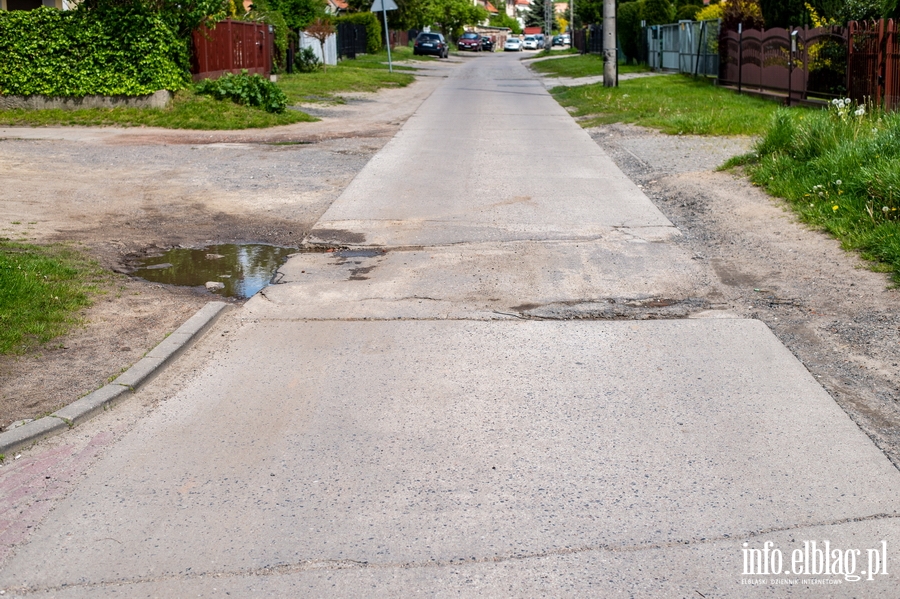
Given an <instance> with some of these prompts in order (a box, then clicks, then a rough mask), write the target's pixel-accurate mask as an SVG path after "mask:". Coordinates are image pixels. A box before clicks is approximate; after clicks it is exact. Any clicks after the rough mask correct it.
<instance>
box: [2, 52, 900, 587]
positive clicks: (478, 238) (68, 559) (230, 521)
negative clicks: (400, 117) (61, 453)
mask: <svg viewBox="0 0 900 599" xmlns="http://www.w3.org/2000/svg"><path fill="white" fill-rule="evenodd" d="M520 58H521V55H518V54H516V53H510V54H502V53H496V54H484V55H479V56H476V57H472V58H471V59H468V60H467V61H466V63H465V64H463V65H461V66H460V67H458V68H457V69H455V70H454V71H452V72H451V74H450V77H449V78H448V79H446V80H445V81H444V82H443V83H442V84H441V85H440V86H439V87H437V89H436V90H435V91H434V92H433V93H432V94H431V95H430V97H428V99H427V100H425V102H424V103H423V104H422V105H421V107H420V108H419V109H418V110H417V111H416V112H415V113H414V114H413V115H412V116H411V117H410V118H409V120H408V121H407V122H406V123H405V125H404V126H403V127H402V128H401V129H400V131H399V132H398V133H397V134H396V136H394V137H393V138H392V139H391V141H389V142H388V143H387V144H386V145H385V146H384V147H383V148H382V149H381V150H380V151H379V152H378V153H377V154H376V155H375V156H374V157H373V158H372V159H371V160H370V161H369V163H368V164H367V165H366V166H365V168H364V169H363V170H362V171H361V172H360V174H359V175H358V176H357V177H356V178H355V179H354V180H353V182H352V183H351V184H350V185H349V186H348V187H347V188H346V189H345V190H344V192H343V193H342V194H341V195H340V197H339V198H338V199H337V200H336V201H335V202H334V203H333V204H332V205H331V206H330V208H328V210H327V211H326V212H325V213H324V214H323V215H322V216H321V218H319V220H318V221H317V223H316V225H315V226H314V228H313V230H312V233H311V235H310V238H309V239H308V242H309V243H310V244H313V245H315V246H316V247H317V248H318V249H321V250H326V249H327V250H330V251H315V252H309V253H302V254H299V255H297V256H295V257H293V258H291V259H290V260H289V261H288V263H287V264H286V265H285V266H284V267H283V268H282V269H281V273H282V277H281V279H280V284H278V285H273V286H271V287H268V288H266V289H265V290H264V291H263V292H261V293H260V294H258V295H257V296H255V297H254V298H253V299H251V300H250V301H249V302H247V303H246V304H245V305H244V306H242V307H240V308H239V310H238V312H237V313H236V314H233V315H230V317H229V318H227V319H223V320H222V321H220V322H219V323H218V324H217V325H216V327H215V328H214V329H213V330H212V331H211V332H210V333H209V334H208V336H207V338H206V339H205V340H204V341H202V342H201V343H199V344H198V346H195V347H194V348H192V349H190V350H188V352H187V355H185V356H184V357H183V359H185V360H188V362H190V361H191V360H197V362H196V363H197V364H200V366H198V367H197V369H196V370H193V371H190V372H189V373H188V374H186V375H185V382H184V384H183V385H181V388H180V390H179V391H178V392H177V393H175V394H173V395H172V396H171V397H167V398H165V400H164V401H161V402H160V403H159V405H158V406H156V407H154V408H153V409H152V410H148V412H147V414H146V415H144V416H142V417H141V418H140V419H139V420H138V421H137V424H136V425H135V426H134V427H133V428H131V429H130V430H129V431H128V432H127V433H125V434H123V436H122V437H121V439H119V440H117V441H115V442H110V444H109V445H108V446H106V447H105V448H104V449H103V450H102V451H101V452H100V453H99V455H100V458H99V459H98V460H97V462H96V463H95V464H93V465H92V466H90V467H89V468H87V470H86V474H85V475H84V476H83V477H80V478H78V479H77V482H75V483H73V484H74V488H73V490H72V491H71V492H68V493H65V494H62V493H61V494H59V495H50V496H48V497H47V499H46V500H45V501H46V507H45V508H42V509H46V514H47V515H46V517H45V518H44V520H43V522H42V524H41V525H40V526H39V527H37V529H36V530H34V531H33V532H30V531H29V532H27V533H26V532H23V533H22V534H23V536H22V538H23V544H22V545H20V546H18V547H16V548H15V549H14V551H13V553H12V555H11V557H10V558H9V559H8V561H7V562H6V563H5V564H4V566H3V567H2V569H0V589H6V594H7V596H19V595H28V596H31V595H32V594H33V595H34V596H53V597H65V598H68V597H91V598H96V597H111V596H124V597H137V596H154V597H157V596H158V597H188V596H203V597H206V596H223V595H225V594H226V593H230V595H231V596H235V597H248V596H262V597H419V596H422V597H450V596H453V597H458V596H465V597H636V598H648V597H651V598H660V599H670V598H681V597H691V598H698V597H706V598H712V597H716V598H721V597H756V596H764V597H782V596H788V595H789V594H791V593H794V594H797V595H803V596H811V597H821V596H828V597H890V596H893V595H895V594H896V589H897V588H900V574H898V572H900V569H898V565H900V561H898V559H897V548H900V523H898V508H900V499H898V498H900V473H898V471H897V469H896V468H895V467H894V466H893V465H892V464H891V463H890V461H889V460H888V459H887V458H886V457H885V456H884V454H883V453H882V452H881V451H879V450H878V449H877V448H876V446H875V445H874V444H873V443H872V442H871V441H870V440H869V438H868V437H867V436H866V435H865V434H864V433H863V432H861V431H860V430H859V428H858V427H857V425H856V424H854V422H853V421H851V420H850V418H849V417H848V416H847V415H846V414H845V413H844V412H843V411H842V410H841V409H840V408H839V407H838V406H837V404H835V402H834V401H833V400H832V398H831V397H830V396H829V395H828V394H827V393H826V392H825V390H824V389H823V388H822V387H821V386H820V385H819V384H818V383H817V382H816V380H815V379H814V378H813V377H812V375H810V373H809V372H808V371H807V370H806V369H805V368H804V367H803V365H802V364H801V363H800V362H799V361H797V359H796V358H795V357H794V356H793V355H792V354H791V352H790V351H788V349H786V348H785V347H784V346H783V345H782V344H781V343H780V342H779V341H778V339H777V338H776V337H775V336H774V335H773V334H772V332H771V331H770V330H769V329H768V328H767V327H766V325H765V324H763V323H762V322H761V321H759V320H750V319H741V318H738V317H737V316H735V315H733V314H730V313H728V312H725V311H723V310H715V309H709V307H708V302H707V301H706V300H707V299H708V296H709V294H710V289H709V283H708V281H707V279H706V278H705V276H704V271H703V270H702V269H701V265H699V264H698V262H697V261H696V260H694V259H692V256H691V255H690V254H689V253H688V252H687V251H686V250H685V249H684V247H683V246H682V245H681V244H679V241H678V240H679V237H680V235H681V232H680V231H679V230H678V229H677V228H676V227H675V226H673V225H672V223H671V222H669V220H668V219H667V218H666V217H665V216H664V215H663V214H662V213H661V212H660V211H659V210H658V209H657V208H656V207H655V206H654V205H653V203H652V202H651V201H650V200H649V199H648V198H647V197H646V196H645V195H644V193H643V191H641V189H639V188H638V187H637V186H636V185H635V184H634V183H632V182H631V181H630V180H629V179H628V178H627V177H626V176H625V175H624V174H623V173H622V172H621V171H620V170H619V169H618V168H617V167H616V166H615V164H614V163H613V162H612V161H611V160H610V158H609V157H608V156H607V155H606V154H605V153H604V152H603V150H601V148H600V147H599V146H598V145H597V144H596V143H595V142H594V141H593V140H592V139H591V138H590V137H589V135H588V134H587V133H586V132H585V131H584V130H582V129H581V128H580V127H579V126H578V124H577V123H576V122H575V121H574V120H573V119H572V118H571V117H570V116H569V114H568V113H567V112H566V111H565V110H564V109H563V108H561V107H560V106H559V105H558V104H557V103H556V102H555V101H554V100H553V99H552V97H551V96H550V95H549V94H548V93H547V92H546V90H545V88H544V86H543V85H542V84H541V83H540V82H539V81H538V80H537V79H536V78H535V77H534V76H533V75H532V74H531V72H530V71H529V70H527V69H526V67H525V66H523V65H522V63H521V61H520ZM335 248H338V249H337V250H336V251H335ZM200 354H203V355H208V356H211V357H209V358H208V359H205V361H201V360H200V359H199V358H197V356H199V355H200ZM140 393H144V392H143V391H141V392H140ZM100 418H104V419H110V421H112V419H114V418H116V411H115V410H113V411H111V412H109V413H107V414H104V415H102V416H101V417H100ZM49 454H50V452H49V451H48V452H47V457H46V459H51V457H50V456H49ZM826 540H827V541H828V542H829V543H830V544H829V548H830V549H833V550H835V551H837V550H840V551H839V552H838V553H835V554H834V555H833V556H832V559H831V562H830V564H829V567H830V568H831V569H830V570H828V571H827V572H826V571H824V570H823V569H822V568H821V567H820V566H821V563H820V562H821V561H822V558H817V555H822V554H821V553H820V554H816V553H815V551H816V550H817V549H818V550H819V551H820V552H821V548H822V547H823V543H824V541H826ZM811 542H815V545H814V546H812V545H810V543H811ZM804 543H806V544H804ZM796 550H799V553H797V552H796ZM854 552H856V553H854ZM797 556H799V558H798V557H797ZM851 558H852V560H853V561H852V568H853V569H852V571H851V570H850V568H851V561H850V560H851ZM816 559H819V562H816V561H815V560H816ZM791 568H793V571H792V570H791ZM882 570H883V571H884V572H886V573H882ZM772 579H778V580H784V581H787V582H782V583H774V584H773V583H771V582H770V581H771V580H772ZM795 579H796V581H797V582H789V581H793V580H795ZM812 579H816V580H820V581H822V582H809V580H812ZM758 580H765V581H766V584H765V586H760V587H759V588H752V587H751V586H748V585H755V584H756V583H755V582H753V581H758ZM801 580H805V581H807V582H805V583H801V582H800V581H801ZM748 581H749V582H748Z"/></svg>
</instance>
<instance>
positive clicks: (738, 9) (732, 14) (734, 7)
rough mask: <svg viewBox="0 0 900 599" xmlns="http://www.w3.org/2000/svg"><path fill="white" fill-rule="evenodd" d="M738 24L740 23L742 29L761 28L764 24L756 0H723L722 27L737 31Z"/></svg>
mask: <svg viewBox="0 0 900 599" xmlns="http://www.w3.org/2000/svg"><path fill="white" fill-rule="evenodd" d="M738 24H742V25H743V27H744V29H762V28H763V27H764V26H765V20H764V19H763V14H762V9H761V8H760V7H759V1H758V0H725V2H724V3H723V7H722V27H724V28H725V29H727V30H730V31H737V28H738Z"/></svg>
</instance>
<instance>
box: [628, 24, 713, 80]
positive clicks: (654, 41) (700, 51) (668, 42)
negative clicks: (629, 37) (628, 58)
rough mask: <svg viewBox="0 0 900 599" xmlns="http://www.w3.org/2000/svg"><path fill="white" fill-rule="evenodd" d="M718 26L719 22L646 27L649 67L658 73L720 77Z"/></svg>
mask: <svg viewBox="0 0 900 599" xmlns="http://www.w3.org/2000/svg"><path fill="white" fill-rule="evenodd" d="M719 27H720V21H719V20H718V19H713V20H710V21H679V22H678V23H672V24H669V25H653V26H651V27H647V28H646V31H645V35H646V40H647V64H648V65H649V66H650V67H651V68H653V69H655V70H662V71H678V72H680V73H687V74H691V75H708V76H712V77H715V76H717V75H718V74H719Z"/></svg>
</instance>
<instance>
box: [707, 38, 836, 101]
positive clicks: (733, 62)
mask: <svg viewBox="0 0 900 599" xmlns="http://www.w3.org/2000/svg"><path fill="white" fill-rule="evenodd" d="M846 73H847V28H846V27H819V28H815V29H809V28H807V27H804V28H802V29H800V28H797V29H792V30H787V29H781V28H773V29H766V30H762V31H759V30H753V29H751V30H747V31H744V32H742V33H738V32H737V31H725V30H724V29H723V30H722V31H721V33H720V35H719V83H720V84H721V85H727V86H733V87H736V88H738V89H739V90H741V91H755V92H759V93H763V94H766V95H773V96H780V97H783V98H784V99H785V100H786V101H787V103H788V104H791V103H794V102H808V103H824V102H826V101H828V99H830V98H837V97H844V96H845V95H846V93H847V76H846Z"/></svg>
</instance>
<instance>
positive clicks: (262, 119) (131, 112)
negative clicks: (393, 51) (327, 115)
mask: <svg viewBox="0 0 900 599" xmlns="http://www.w3.org/2000/svg"><path fill="white" fill-rule="evenodd" d="M315 120H317V119H315V118H313V117H311V116H309V115H308V114H306V113H303V112H299V111H296V110H287V111H285V112H284V113H283V114H271V113H268V112H266V111H264V110H261V109H258V108H250V107H247V106H240V105H238V104H235V103H234V102H231V101H228V100H214V99H213V98H210V97H208V96H199V95H197V94H195V93H193V92H192V91H181V92H178V93H177V94H176V95H175V99H174V101H173V102H172V105H171V106H169V107H168V108H165V109H159V108H87V109H83V110H59V109H52V110H23V109H18V110H0V125H2V126H30V127H41V126H58V125H64V126H69V125H82V126H91V127H97V126H117V127H141V126H145V127H165V128H167V129H205V130H210V129H256V128H261V127H273V126H276V125H290V124H292V123H300V122H305V121H315Z"/></svg>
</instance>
